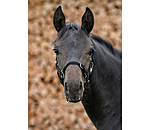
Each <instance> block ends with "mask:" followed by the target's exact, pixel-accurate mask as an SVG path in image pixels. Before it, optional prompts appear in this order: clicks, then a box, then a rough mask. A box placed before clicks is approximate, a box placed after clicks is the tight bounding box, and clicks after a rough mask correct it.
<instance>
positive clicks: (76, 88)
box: [64, 79, 84, 103]
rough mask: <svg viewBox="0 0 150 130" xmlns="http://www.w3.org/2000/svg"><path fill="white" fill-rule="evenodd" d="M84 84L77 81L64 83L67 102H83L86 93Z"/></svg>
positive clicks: (72, 80) (70, 80) (71, 80)
mask: <svg viewBox="0 0 150 130" xmlns="http://www.w3.org/2000/svg"><path fill="white" fill-rule="evenodd" d="M83 85H84V84H83V83H82V82H81V81H79V80H75V79H69V80H67V81H66V82H65V83H64V94H65V96H66V99H67V102H73V103H76V102H79V101H81V100H82V97H83V92H84V86H83Z"/></svg>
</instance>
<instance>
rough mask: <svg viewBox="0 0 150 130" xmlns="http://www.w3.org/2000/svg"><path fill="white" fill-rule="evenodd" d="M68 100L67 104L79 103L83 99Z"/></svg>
mask: <svg viewBox="0 0 150 130" xmlns="http://www.w3.org/2000/svg"><path fill="white" fill-rule="evenodd" d="M66 99H67V101H66V102H67V103H70V102H71V103H77V102H80V101H81V99H80V98H74V99H71V98H66Z"/></svg>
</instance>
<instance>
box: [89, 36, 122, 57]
mask: <svg viewBox="0 0 150 130" xmlns="http://www.w3.org/2000/svg"><path fill="white" fill-rule="evenodd" d="M91 38H92V39H93V40H95V41H97V43H99V45H101V46H103V47H104V48H105V49H107V51H109V52H110V53H112V54H113V55H115V56H116V57H117V58H119V59H122V52H121V51H119V50H117V49H116V48H114V47H113V45H112V44H111V43H110V42H109V41H108V40H105V39H103V38H101V37H99V36H97V35H95V34H91Z"/></svg>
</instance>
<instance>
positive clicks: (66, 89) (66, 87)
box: [65, 83, 69, 94]
mask: <svg viewBox="0 0 150 130" xmlns="http://www.w3.org/2000/svg"><path fill="white" fill-rule="evenodd" d="M65 92H66V93H68V94H69V89H68V86H67V83H65Z"/></svg>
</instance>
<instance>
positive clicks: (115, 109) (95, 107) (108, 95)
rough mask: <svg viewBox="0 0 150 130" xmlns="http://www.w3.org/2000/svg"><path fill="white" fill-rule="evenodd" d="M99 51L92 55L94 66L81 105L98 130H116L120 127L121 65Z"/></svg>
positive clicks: (108, 54)
mask: <svg viewBox="0 0 150 130" xmlns="http://www.w3.org/2000/svg"><path fill="white" fill-rule="evenodd" d="M99 49H100V50H99V51H97V52H96V54H94V62H95V65H94V69H93V73H92V75H91V80H90V83H89V84H87V85H86V89H85V92H84V97H83V101H82V103H83V106H84V108H85V110H86V112H87V114H88V116H89V117H90V119H91V120H92V122H93V123H94V125H95V126H96V127H97V128H98V129H100V128H101V129H107V128H108V129H110V128H111V127H113V128H114V127H115V129H116V130H117V129H120V127H121V105H122V104H121V101H122V97H121V96H122V93H121V92H122V89H121V85H122V78H121V75H122V74H121V69H122V65H121V61H120V60H118V59H117V58H116V57H115V56H113V55H112V54H110V52H107V51H105V49H104V48H100V47H99ZM117 127H118V128H117Z"/></svg>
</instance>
